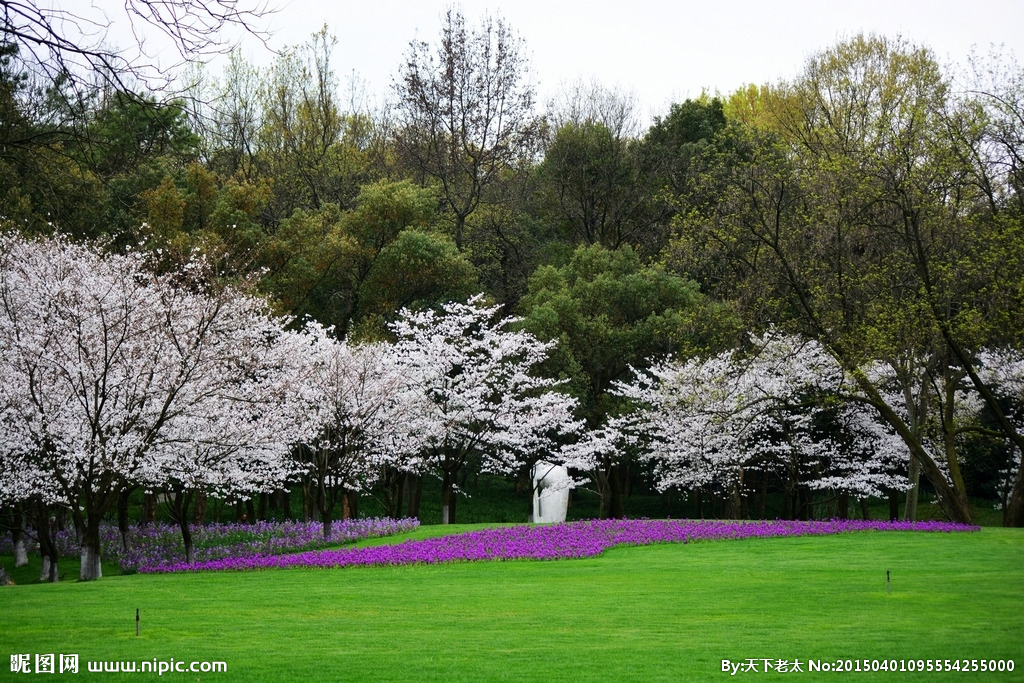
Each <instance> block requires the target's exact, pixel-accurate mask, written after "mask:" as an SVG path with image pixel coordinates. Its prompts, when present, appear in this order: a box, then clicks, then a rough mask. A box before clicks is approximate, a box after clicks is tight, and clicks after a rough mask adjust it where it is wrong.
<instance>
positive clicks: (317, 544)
mask: <svg viewBox="0 0 1024 683" xmlns="http://www.w3.org/2000/svg"><path fill="white" fill-rule="evenodd" d="M417 526H419V520H416V519H390V518H369V519H346V520H339V521H335V522H334V523H333V525H332V529H331V535H330V537H329V538H326V539H325V538H324V536H323V525H322V524H321V523H320V522H257V523H255V524H207V525H205V526H196V527H193V528H192V541H193V546H194V556H195V558H196V561H197V562H208V561H212V560H218V559H223V558H236V559H238V558H245V557H252V556H259V557H266V556H273V555H277V554H280V553H290V552H296V551H300V550H310V549H314V548H324V547H327V546H331V545H338V544H341V543H350V542H353V541H358V540H361V539H364V538H374V537H378V536H391V535H394V534H398V533H402V532H405V531H410V530H412V529H415V528H416V527H417ZM100 539H101V544H102V555H103V558H104V559H106V560H113V561H115V562H117V563H118V564H119V565H121V570H122V571H124V572H133V571H137V570H139V569H140V568H141V567H156V566H164V565H170V564H173V563H175V562H181V561H182V560H183V559H184V558H185V546H184V543H183V542H182V539H181V530H180V529H179V528H178V527H177V526H176V525H173V524H162V523H161V524H152V525H148V526H145V527H141V528H140V527H135V526H133V527H131V529H130V530H129V533H128V549H127V550H125V548H124V543H123V542H122V540H121V533H120V532H119V531H118V529H117V527H116V526H114V525H109V524H104V525H102V526H101V527H100ZM10 546H11V539H10V536H9V535H5V536H4V537H3V538H2V539H0V554H5V553H8V554H9V553H11V552H13V549H7V548H9V547H10ZM30 550H34V548H33V549H30ZM57 552H58V553H59V554H60V556H61V557H77V556H78V554H79V546H78V539H77V538H76V535H75V532H74V530H69V531H59V532H58V533H57Z"/></svg>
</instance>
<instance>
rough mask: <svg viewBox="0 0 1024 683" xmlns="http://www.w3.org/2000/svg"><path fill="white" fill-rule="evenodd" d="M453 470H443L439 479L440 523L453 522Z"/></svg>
mask: <svg viewBox="0 0 1024 683" xmlns="http://www.w3.org/2000/svg"><path fill="white" fill-rule="evenodd" d="M453 474H454V473H453V472H451V471H449V470H444V476H443V478H442V479H441V524H454V523H455V477H454V476H453Z"/></svg>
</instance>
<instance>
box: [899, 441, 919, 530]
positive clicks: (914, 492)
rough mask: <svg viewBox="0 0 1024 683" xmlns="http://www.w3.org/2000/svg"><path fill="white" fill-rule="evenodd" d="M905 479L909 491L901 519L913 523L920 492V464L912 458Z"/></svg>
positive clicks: (915, 519)
mask: <svg viewBox="0 0 1024 683" xmlns="http://www.w3.org/2000/svg"><path fill="white" fill-rule="evenodd" d="M907 478H908V479H909V480H910V489H909V490H908V491H907V502H906V505H905V506H904V508H903V519H905V520H906V521H908V522H915V521H917V497H918V493H919V492H920V490H921V463H919V462H918V461H917V458H915V457H913V456H911V458H910V468H909V472H908V473H907Z"/></svg>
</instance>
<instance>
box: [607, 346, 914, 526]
mask: <svg viewBox="0 0 1024 683" xmlns="http://www.w3.org/2000/svg"><path fill="white" fill-rule="evenodd" d="M751 342H752V347H753V348H752V350H751V351H749V352H747V353H741V352H740V351H730V352H724V353H721V354H719V355H717V356H713V357H711V358H707V359H700V358H693V359H690V360H688V361H686V362H677V361H673V360H668V361H665V362H662V363H658V364H655V365H654V366H652V368H651V369H650V370H649V371H648V372H647V373H637V377H636V379H635V380H633V382H630V383H618V384H617V385H616V389H615V391H616V393H617V394H618V395H620V396H623V397H626V398H629V399H631V400H632V401H633V402H634V403H635V404H636V405H637V406H638V410H637V411H636V412H634V413H631V414H627V415H625V416H623V417H620V418H618V419H616V420H614V421H613V422H612V424H611V428H612V429H613V430H614V431H617V432H618V433H619V439H620V440H621V441H622V442H624V443H629V444H632V445H634V446H636V445H639V446H646V451H647V455H646V458H647V459H648V460H649V461H650V462H651V463H652V464H653V466H654V474H655V477H656V480H657V485H658V487H659V488H660V489H662V490H665V489H668V488H670V487H678V488H681V489H684V490H691V491H700V490H704V489H707V488H711V487H716V486H717V487H719V488H721V489H723V490H724V491H726V492H728V494H729V500H730V503H731V505H732V512H733V514H734V515H736V514H739V510H740V503H741V500H740V499H741V496H742V493H743V486H744V477H745V474H746V473H747V472H748V471H749V470H751V469H759V470H762V471H774V472H775V473H776V474H778V475H779V476H780V478H781V479H783V481H784V482H786V485H787V494H789V495H790V496H791V495H792V487H794V486H795V485H796V484H797V483H798V482H803V483H804V484H805V485H807V486H808V487H809V488H812V489H830V490H835V491H837V492H840V493H846V494H853V495H855V496H857V497H864V496H868V495H879V494H880V492H881V491H882V490H883V489H884V488H886V487H889V486H903V485H904V482H905V479H902V478H901V477H900V476H899V475H898V474H896V470H897V469H898V468H899V467H900V465H901V464H902V463H903V462H904V461H905V459H906V452H905V449H902V448H901V442H900V441H899V440H897V439H894V438H892V437H891V435H889V434H888V432H887V431H886V430H884V429H883V428H882V427H881V425H879V424H878V423H877V421H876V420H874V418H873V416H872V413H871V412H870V411H867V410H866V409H865V408H864V407H861V406H859V405H856V404H844V405H843V406H842V407H841V408H840V409H838V410H837V409H835V408H831V407H829V404H828V402H827V401H821V400H820V399H821V398H822V397H826V396H839V395H841V394H843V392H845V391H847V388H846V386H845V382H844V376H843V372H842V370H841V368H840V367H839V365H838V364H837V363H836V362H835V360H834V359H833V358H832V357H831V356H830V355H829V354H828V353H827V352H826V350H825V349H824V348H823V347H821V345H819V344H817V343H816V342H814V341H811V340H807V339H803V338H800V337H796V336H786V335H782V334H779V333H778V332H775V331H769V332H767V333H765V334H764V335H763V336H762V337H759V338H756V337H755V338H752V339H751ZM823 422H824V423H826V424H827V425H828V428H827V429H824V430H823V429H822V423H823Z"/></svg>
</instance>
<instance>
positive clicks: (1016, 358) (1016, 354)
mask: <svg viewBox="0 0 1024 683" xmlns="http://www.w3.org/2000/svg"><path fill="white" fill-rule="evenodd" d="M978 366H979V369H978V375H979V376H980V378H981V380H982V381H984V382H985V383H986V384H987V385H989V386H991V387H992V391H993V392H994V393H995V395H996V396H998V397H999V398H1001V399H1003V400H1004V401H1006V402H1007V403H1008V404H1009V405H1010V409H1009V410H1008V411H1007V417H1008V418H1009V421H1010V423H1011V425H1012V426H1013V428H1014V429H1016V430H1017V432H1018V433H1021V434H1024V351H1021V350H1019V349H1012V348H1001V349H984V350H982V351H981V352H980V353H979V354H978ZM1008 441H1009V444H1008V445H1009V457H1008V458H1007V463H1006V466H1005V467H1004V468H1003V469H1002V471H1001V472H1000V474H1001V479H1002V480H1001V482H1000V487H999V488H1000V493H1001V495H1002V499H1003V500H1002V502H1003V511H1004V518H1005V519H1004V523H1005V522H1006V521H1009V520H1008V518H1009V513H1010V507H1009V506H1010V502H1011V501H1012V497H1013V493H1014V490H1015V488H1017V487H1020V486H1021V482H1022V481H1024V468H1022V467H1021V448H1020V447H1019V445H1018V444H1017V443H1015V442H1014V441H1013V440H1008Z"/></svg>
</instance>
